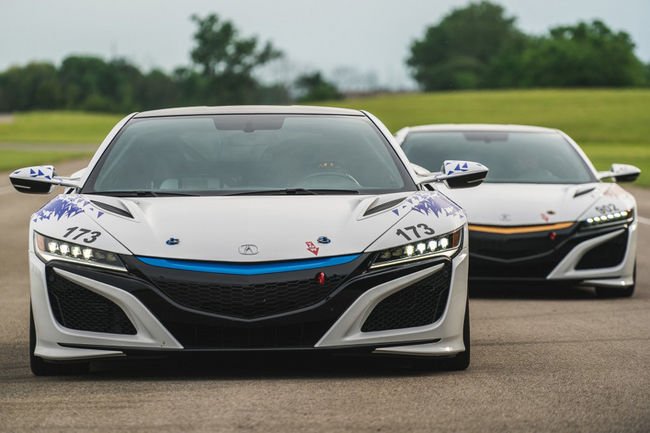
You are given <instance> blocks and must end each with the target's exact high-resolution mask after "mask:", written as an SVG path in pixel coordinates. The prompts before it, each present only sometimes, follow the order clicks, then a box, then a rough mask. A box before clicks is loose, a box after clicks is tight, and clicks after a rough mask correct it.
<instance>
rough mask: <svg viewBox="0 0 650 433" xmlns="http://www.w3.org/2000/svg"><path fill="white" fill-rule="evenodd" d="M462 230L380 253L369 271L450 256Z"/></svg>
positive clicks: (456, 245) (454, 249) (454, 250)
mask: <svg viewBox="0 0 650 433" xmlns="http://www.w3.org/2000/svg"><path fill="white" fill-rule="evenodd" d="M461 233H462V229H458V230H456V231H454V232H451V233H447V234H445V235H441V236H436V237H432V238H428V239H421V240H418V241H416V242H411V243H409V244H406V245H402V246H399V247H394V248H389V249H387V250H383V251H380V252H379V253H378V254H377V257H376V258H375V260H374V261H373V262H372V265H370V269H377V268H383V267H386V266H393V265H399V264H402V263H410V262H414V261H417V260H424V259H428V258H431V257H435V256H440V255H444V256H450V255H452V254H453V253H455V252H456V250H457V249H458V247H459V245H460V238H461Z"/></svg>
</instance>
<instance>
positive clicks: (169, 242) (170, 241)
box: [165, 238, 181, 245]
mask: <svg viewBox="0 0 650 433" xmlns="http://www.w3.org/2000/svg"><path fill="white" fill-rule="evenodd" d="M180 242H181V241H180V239H178V238H169V239H167V240H166V241H165V243H166V244H167V245H178V244H179V243H180Z"/></svg>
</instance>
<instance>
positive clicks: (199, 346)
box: [30, 247, 468, 360]
mask: <svg viewBox="0 0 650 433" xmlns="http://www.w3.org/2000/svg"><path fill="white" fill-rule="evenodd" d="M367 259H368V256H361V257H360V258H359V260H358V261H355V262H354V263H353V264H351V265H350V266H351V268H350V269H346V270H344V271H345V272H347V274H346V275H347V276H346V277H345V280H344V281H343V282H342V283H341V284H340V285H339V286H338V287H337V288H336V289H335V290H332V291H331V292H328V294H327V296H325V297H324V298H323V299H321V300H320V301H318V302H316V303H313V304H312V305H309V306H307V307H303V308H295V309H291V310H289V311H278V310H277V309H276V310H273V311H271V313H272V314H266V313H267V312H262V313H257V314H256V313H254V312H253V313H251V312H250V311H248V310H246V311H244V310H240V311H236V312H234V313H233V312H232V311H227V312H225V313H224V312H223V311H219V310H216V311H215V310H210V309H207V307H205V304H188V300H187V299H185V298H178V297H176V295H174V296H175V297H174V298H172V297H170V293H171V292H169V291H167V292H165V291H163V290H161V289H160V287H162V286H161V284H160V278H161V277H164V278H167V279H168V280H169V279H172V280H173V278H171V277H178V276H180V275H181V274H176V275H170V274H168V275H165V276H163V275H162V274H161V275H154V273H155V272H157V270H156V269H153V270H152V269H151V268H148V267H147V266H146V265H143V264H141V263H136V262H135V260H136V259H135V258H130V259H129V260H128V263H127V265H128V267H129V268H130V270H131V271H132V272H130V273H129V274H128V275H125V274H120V273H117V272H111V271H104V270H98V269H94V268H89V267H85V266H80V265H75V264H69V263H62V262H58V263H57V262H50V263H49V264H47V265H45V264H44V263H42V262H41V261H40V260H39V259H38V258H37V257H36V256H35V255H34V254H33V253H30V273H31V297H32V308H33V311H34V321H35V326H36V335H37V341H36V348H35V355H36V356H39V357H42V358H44V359H48V360H75V359H92V358H99V357H120V356H125V355H139V354H158V353H163V354H165V353H166V354H169V353H174V352H193V351H194V352H196V351H200V352H203V351H248V350H355V351H362V352H365V353H381V354H403V355H422V356H452V355H455V354H457V353H459V352H462V351H463V350H464V349H465V348H464V345H463V341H462V330H463V315H464V311H465V302H466V297H467V283H466V281H467V268H468V264H467V263H468V255H467V250H466V247H465V248H464V249H463V250H462V251H460V253H459V254H458V255H457V256H455V257H454V258H452V259H446V258H445V259H434V260H430V261H427V262H426V263H419V264H415V265H410V266H404V267H400V268H399V269H388V270H383V271H373V272H365V267H364V266H366V265H367ZM445 270H446V272H448V279H449V283H448V292H447V295H445V296H444V303H443V304H442V305H440V306H439V308H438V310H439V311H438V312H437V313H436V314H437V316H436V319H435V320H434V321H433V322H432V323H427V324H423V325H419V326H409V327H406V328H399V329H383V330H376V331H367V330H365V331H364V330H362V328H363V326H364V323H366V321H367V319H368V318H369V317H370V315H371V314H372V312H373V311H374V309H375V307H376V306H377V305H379V304H380V303H381V302H382V301H384V300H385V299H387V298H389V297H390V296H391V295H393V294H395V293H398V292H400V291H402V290H404V289H407V288H409V287H411V286H413V285H414V284H417V283H418V282H426V281H429V280H427V279H428V278H434V277H435V278H437V277H436V276H440V275H442V274H440V273H441V272H443V271H445ZM193 274H196V273H193ZM313 274H314V272H311V275H313ZM188 275H189V274H188ZM191 277H192V278H201V279H210V278H214V277H215V276H214V275H211V274H207V275H193V276H191ZM229 277H232V276H229ZM266 278H268V277H266ZM59 280H61V281H65V282H66V284H69V283H72V284H74V285H76V286H78V287H80V288H82V289H84V290H88V291H91V292H93V293H94V294H97V295H100V296H102V297H104V298H106V299H107V300H109V301H110V302H111V303H113V304H114V305H116V306H117V307H119V309H120V310H121V311H122V312H123V314H124V315H125V316H126V318H128V320H129V321H130V322H131V323H132V325H133V329H134V331H133V332H132V333H130V334H125V333H122V334H119V333H112V332H96V331H89V330H80V329H72V328H70V327H68V326H64V325H63V324H62V323H61V322H62V319H61V317H60V315H61V313H60V312H59V311H57V308H59V307H58V306H57V305H58V304H57V302H58V301H57V298H56V297H54V298H53V297H52V295H51V293H50V292H48V284H50V289H51V287H52V283H53V281H59ZM245 282H246V283H247V284H248V283H251V281H250V280H246V281H245ZM190 283H192V284H193V283H196V281H190ZM188 290H191V288H188ZM53 299H54V300H53ZM441 299H442V298H441ZM179 301H181V302H179ZM197 305H199V306H203V307H197ZM53 307H54V308H53ZM208 310H209V311H208Z"/></svg>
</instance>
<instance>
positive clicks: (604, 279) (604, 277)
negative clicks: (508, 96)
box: [396, 124, 640, 297]
mask: <svg viewBox="0 0 650 433" xmlns="http://www.w3.org/2000/svg"><path fill="white" fill-rule="evenodd" d="M396 138H397V140H398V142H399V143H400V145H401V147H402V150H403V151H404V153H405V154H406V156H407V157H408V158H409V160H410V161H411V162H412V163H413V164H415V165H416V166H417V167H418V168H417V169H418V170H419V171H420V173H422V174H423V175H424V174H426V171H428V170H431V171H437V170H439V168H440V167H441V164H442V163H443V161H445V160H446V159H449V156H450V155H453V156H454V158H456V159H458V158H461V159H466V160H471V161H479V162H481V163H483V164H485V165H486V166H488V167H490V172H489V174H488V176H487V178H486V179H485V182H484V184H482V185H481V186H480V187H478V188H473V189H460V190H454V191H448V190H447V189H446V186H445V185H435V188H436V189H440V190H441V191H442V192H443V193H445V194H448V195H449V196H450V197H451V198H453V199H454V200H455V201H456V202H457V203H458V204H459V205H460V206H461V207H462V208H464V209H465V211H466V213H467V216H468V221H469V239H470V257H471V260H470V263H471V265H470V281H471V282H473V283H474V284H475V285H478V284H479V283H487V284H491V283H492V284H494V283H497V284H500V285H502V284H503V283H507V282H511V283H516V284H519V285H521V284H522V283H529V284H532V283H535V284H537V283H550V284H554V285H558V284H561V285H571V286H573V285H579V286H588V287H594V288H595V289H596V293H597V294H598V295H599V296H607V297H623V296H631V295H632V294H633V293H634V286H635V275H636V245H637V221H636V202H635V200H634V197H633V196H632V195H631V194H630V193H628V192H626V191H625V190H624V189H623V188H621V187H620V186H619V185H617V183H619V182H631V181H634V180H635V179H636V178H637V177H638V176H639V174H640V170H639V169H638V168H637V167H634V166H631V165H626V164H613V165H612V166H611V169H610V170H608V171H597V170H596V169H595V168H594V166H593V164H592V163H591V161H590V160H589V158H588V157H587V156H586V154H585V153H584V152H583V151H582V150H581V149H580V147H579V146H578V144H577V143H576V142H575V141H574V140H573V139H571V137H569V136H568V135H567V134H565V133H564V132H562V131H559V130H557V129H550V128H542V127H534V126H521V125H487V124H485V125H481V124H449V125H424V126H415V127H407V128H403V129H401V130H400V131H398V133H397V134H396ZM454 168H458V169H461V170H462V166H459V167H454ZM432 188H434V187H433V186H432Z"/></svg>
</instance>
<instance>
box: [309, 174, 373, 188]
mask: <svg viewBox="0 0 650 433" xmlns="http://www.w3.org/2000/svg"><path fill="white" fill-rule="evenodd" d="M328 177H329V178H334V181H335V182H336V180H338V181H339V184H336V183H335V185H334V187H335V188H336V187H340V188H350V187H354V188H358V187H360V186H361V184H360V183H359V181H358V180H356V179H355V178H354V177H353V176H352V175H350V174H348V173H336V172H327V173H312V174H310V175H307V176H305V177H303V178H302V179H300V180H299V181H298V182H296V183H297V186H300V187H305V188H332V186H333V185H331V184H328V183H327V181H326V183H325V184H321V183H320V182H316V185H314V184H311V185H310V181H312V180H314V179H317V178H328ZM341 180H343V183H344V184H343V185H340V181H341Z"/></svg>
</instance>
